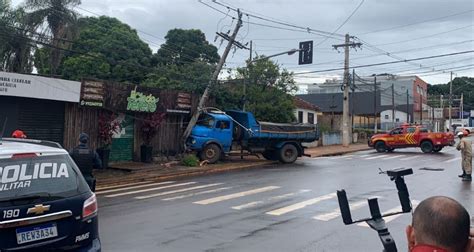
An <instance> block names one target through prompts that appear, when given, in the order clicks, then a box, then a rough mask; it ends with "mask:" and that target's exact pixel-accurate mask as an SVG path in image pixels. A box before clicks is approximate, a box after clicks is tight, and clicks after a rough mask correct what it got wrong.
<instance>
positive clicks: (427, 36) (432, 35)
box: [375, 24, 474, 46]
mask: <svg viewBox="0 0 474 252" xmlns="http://www.w3.org/2000/svg"><path fill="white" fill-rule="evenodd" d="M472 26H474V24H470V25H467V26H462V27H458V28H455V29H451V30H447V31H443V32H438V33H433V34H429V35H426V36H423V37H418V38H414V39H407V40H401V41H395V42H390V43H385V44H378V45H375V46H386V45H394V44H402V43H406V42H411V41H416V40H422V39H425V38H431V37H436V36H438V35H443V34H446V33H451V32H454V31H459V30H462V29H466V28H469V27H472Z"/></svg>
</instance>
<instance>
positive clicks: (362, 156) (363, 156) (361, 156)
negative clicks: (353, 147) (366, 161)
mask: <svg viewBox="0 0 474 252" xmlns="http://www.w3.org/2000/svg"><path fill="white" fill-rule="evenodd" d="M369 156H371V155H370V154H366V155H360V156H359V157H360V158H365V157H369Z"/></svg>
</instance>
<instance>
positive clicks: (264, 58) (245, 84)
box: [242, 48, 304, 111]
mask: <svg viewBox="0 0 474 252" xmlns="http://www.w3.org/2000/svg"><path fill="white" fill-rule="evenodd" d="M299 51H304V49H294V48H293V49H291V50H289V51H285V52H281V53H277V54H273V55H270V56H266V57H262V58H258V59H254V60H251V61H249V62H248V63H247V67H246V70H247V71H249V68H250V66H251V65H252V63H255V62H257V61H259V60H266V59H270V58H273V57H276V56H280V55H284V54H287V55H293V54H295V53H296V52H299ZM248 73H249V74H250V72H248ZM245 79H246V77H245V75H244V101H243V102H244V104H243V108H242V110H243V111H245V103H246V86H247V82H246V80H245Z"/></svg>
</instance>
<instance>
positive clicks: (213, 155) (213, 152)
mask: <svg viewBox="0 0 474 252" xmlns="http://www.w3.org/2000/svg"><path fill="white" fill-rule="evenodd" d="M220 157H221V148H220V147H219V146H218V145H217V144H208V145H206V147H204V148H203V149H202V151H201V152H200V153H199V158H200V159H201V161H203V160H207V161H208V162H209V163H210V164H214V163H215V162H217V161H218V160H219V159H220Z"/></svg>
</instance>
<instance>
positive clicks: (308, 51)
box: [298, 41, 313, 65]
mask: <svg viewBox="0 0 474 252" xmlns="http://www.w3.org/2000/svg"><path fill="white" fill-rule="evenodd" d="M312 63H313V41H304V42H300V52H299V59H298V65H306V64H312Z"/></svg>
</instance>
